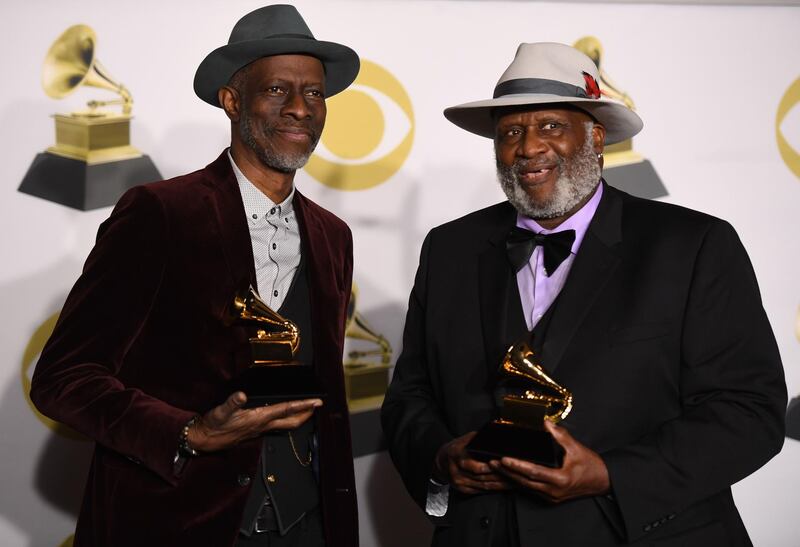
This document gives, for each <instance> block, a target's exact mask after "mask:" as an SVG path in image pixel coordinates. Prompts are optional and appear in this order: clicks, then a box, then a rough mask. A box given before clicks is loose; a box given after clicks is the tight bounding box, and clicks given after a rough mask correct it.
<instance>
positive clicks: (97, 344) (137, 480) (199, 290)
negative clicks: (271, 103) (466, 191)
mask: <svg viewBox="0 0 800 547" xmlns="http://www.w3.org/2000/svg"><path fill="white" fill-rule="evenodd" d="M294 206H295V210H296V212H297V216H298V221H299V225H300V235H301V240H302V242H303V246H304V247H303V248H304V252H306V253H307V255H306V260H307V265H308V281H309V291H310V301H311V315H312V332H313V340H314V363H313V365H314V367H315V368H316V369H317V372H318V374H319V375H320V378H321V380H322V381H323V383H324V385H325V387H326V389H327V392H328V397H327V398H326V400H325V404H324V406H323V407H322V408H320V409H318V410H317V411H316V413H315V414H316V420H317V431H318V434H319V439H320V462H319V465H320V481H321V484H320V489H321V498H322V514H323V519H324V525H325V532H326V540H327V545H331V546H338V547H352V546H353V545H356V544H357V542H358V525H357V507H356V498H355V489H354V474H353V459H352V454H351V445H350V429H349V420H348V413H347V404H346V401H345V392H344V381H343V376H342V365H341V363H342V361H341V358H342V344H343V339H344V325H345V319H346V310H347V303H348V300H349V297H350V290H351V277H352V238H351V234H350V230H349V229H348V227H347V226H346V225H345V224H344V222H342V221H341V220H339V219H338V218H336V217H335V216H334V215H333V214H331V213H329V212H328V211H325V210H324V209H322V208H321V207H319V206H318V205H316V204H314V203H313V202H312V201H310V200H309V199H307V198H305V197H304V196H302V195H301V194H300V193H299V192H298V193H296V194H295V200H294ZM248 282H250V283H252V284H253V285H254V286H255V267H254V261H253V253H252V249H251V243H250V234H249V231H248V228H247V219H246V217H245V211H244V206H243V205H242V199H241V195H240V193H239V188H238V184H237V182H236V178H235V176H234V174H233V171H232V169H231V166H230V162H229V160H228V156H227V153H225V152H223V153H222V155H221V156H220V157H219V158H218V159H217V160H216V161H214V162H213V163H211V164H210V165H208V166H207V167H206V168H205V169H201V170H199V171H196V172H194V173H190V174H188V175H185V176H182V177H177V178H175V179H171V180H167V181H161V182H156V183H152V184H146V185H143V186H137V187H135V188H133V189H132V190H130V191H129V192H127V193H126V194H125V195H124V196H122V198H120V201H119V203H118V204H117V206H116V207H115V208H114V211H113V212H112V213H111V217H110V218H109V219H108V220H107V221H105V222H104V223H103V224H102V225H101V226H100V229H99V231H98V237H97V242H96V244H95V247H94V249H93V250H92V252H91V254H90V255H89V258H88V259H87V261H86V265H85V267H84V271H83V273H82V275H81V277H80V278H79V279H78V281H77V282H76V284H75V286H74V287H73V289H72V291H71V292H70V295H69V297H68V298H67V301H66V303H65V304H64V309H63V311H62V313H61V316H60V318H59V320H58V324H57V325H56V328H55V331H54V332H53V335H52V336H51V338H50V340H49V341H48V343H47V345H46V346H45V348H44V350H43V352H42V356H41V359H40V360H39V363H38V364H37V366H36V370H35V373H34V376H33V382H32V389H31V399H32V400H33V401H34V403H35V404H36V406H37V407H38V408H39V409H40V410H41V411H42V413H44V414H46V415H47V416H50V417H52V418H53V419H55V420H58V421H61V422H63V423H65V424H67V425H69V426H70V427H72V428H74V429H75V430H77V431H79V432H80V433H83V434H84V435H86V436H87V437H89V438H91V439H93V440H95V441H97V445H96V449H95V453H94V458H93V460H92V466H91V469H90V471H89V479H88V483H87V486H86V492H85V495H84V500H83V505H82V508H81V514H80V516H79V519H78V527H77V531H76V534H75V545H76V546H79V545H80V546H89V545H98V546H100V545H102V546H106V545H114V546H127V545H130V546H137V547H138V546H141V545H170V546H182V545H187V546H192V547H195V546H197V545H215V546H224V545H232V544H233V543H234V541H235V540H236V537H237V535H238V530H239V525H240V523H241V518H242V512H243V510H244V507H245V502H246V500H247V494H248V490H249V485H250V484H251V483H252V481H253V478H254V477H255V474H256V472H257V467H258V460H259V454H260V450H261V446H262V443H261V441H260V440H259V439H253V440H251V441H246V442H243V443H241V444H240V445H238V446H236V447H235V448H232V449H230V450H224V451H219V452H214V453H209V454H202V455H200V456H198V457H196V458H191V459H190V460H189V462H188V464H187V465H186V466H185V468H184V469H183V471H182V472H181V473H176V472H175V470H174V469H173V464H172V460H173V456H174V455H175V453H176V449H177V443H178V435H179V434H180V432H181V429H182V428H183V425H184V424H185V423H186V422H187V421H188V420H189V418H191V417H192V416H193V415H195V414H202V413H205V412H206V411H207V410H209V409H210V408H212V407H214V406H216V405H218V404H220V403H221V402H222V401H224V400H225V398H226V397H227V396H228V395H230V392H231V380H232V379H233V378H235V377H236V376H237V375H238V374H239V373H241V372H242V371H243V370H244V369H245V368H246V367H247V366H248V364H249V346H248V337H249V336H250V335H252V334H253V333H252V332H248V329H246V328H244V327H236V326H234V327H228V326H225V322H224V321H223V318H224V315H225V314H226V311H227V310H228V308H229V306H230V304H231V301H232V299H233V295H234V293H235V292H236V291H237V290H241V289H242V288H246V287H247V283H248ZM66 472H69V470H67V471H66Z"/></svg>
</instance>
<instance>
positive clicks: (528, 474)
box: [489, 420, 611, 503]
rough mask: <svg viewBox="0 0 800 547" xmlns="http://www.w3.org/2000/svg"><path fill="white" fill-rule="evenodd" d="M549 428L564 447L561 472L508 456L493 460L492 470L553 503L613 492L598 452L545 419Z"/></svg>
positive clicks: (490, 464) (606, 470) (491, 462)
mask: <svg viewBox="0 0 800 547" xmlns="http://www.w3.org/2000/svg"><path fill="white" fill-rule="evenodd" d="M545 429H547V431H549V432H550V434H551V435H553V438H555V440H556V442H558V444H560V445H561V446H562V447H563V448H564V463H563V464H562V465H561V467H560V468H559V469H553V468H551V467H545V466H543V465H537V464H535V463H533V462H529V461H525V460H518V459H516V458H508V457H506V458H503V459H501V460H499V461H498V460H492V461H490V462H489V466H490V468H491V469H492V470H494V471H495V472H497V473H499V474H502V475H504V476H506V477H508V479H510V480H512V481H514V482H515V483H517V484H519V485H520V486H523V487H525V488H527V489H530V490H533V491H535V492H536V493H538V494H539V495H541V496H542V497H544V498H545V499H547V500H549V501H551V502H553V503H560V502H562V501H566V500H570V499H573V498H579V497H583V496H598V495H602V494H607V493H608V492H609V490H610V489H611V482H610V480H609V477H608V469H607V468H606V464H605V462H604V461H603V460H602V458H600V456H599V455H598V454H597V452H595V451H593V450H591V449H590V448H588V447H586V446H585V445H583V444H581V443H579V442H578V441H576V440H575V439H574V438H573V437H572V435H570V434H569V431H567V430H566V429H564V428H563V427H558V426H557V425H555V424H554V423H552V422H550V421H549V420H545Z"/></svg>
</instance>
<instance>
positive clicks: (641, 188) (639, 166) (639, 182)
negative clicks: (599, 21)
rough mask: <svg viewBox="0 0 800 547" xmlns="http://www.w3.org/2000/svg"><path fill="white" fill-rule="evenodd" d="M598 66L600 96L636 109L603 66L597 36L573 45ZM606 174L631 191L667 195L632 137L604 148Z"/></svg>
mask: <svg viewBox="0 0 800 547" xmlns="http://www.w3.org/2000/svg"><path fill="white" fill-rule="evenodd" d="M573 47H574V48H575V49H577V50H578V51H580V52H582V53H584V54H585V55H586V56H588V57H589V58H590V59H591V60H592V61H593V62H594V64H595V66H597V72H598V74H599V75H600V93H601V95H603V96H605V97H608V98H609V99H614V100H616V101H619V102H621V103H624V104H625V106H627V107H628V108H630V109H631V110H636V106H635V104H634V102H633V99H632V98H631V96H630V95H628V93H627V92H626V91H624V90H623V89H622V88H621V87H620V86H618V85H617V84H616V83H614V81H613V80H612V79H611V76H609V74H608V72H606V70H605V69H604V68H603V64H602V61H603V45H602V44H601V43H600V40H599V39H598V38H596V37H594V36H584V37H583V38H580V39H579V40H578V41H576V42H575V43H574V44H573ZM603 158H604V159H603V176H604V177H605V178H606V180H607V181H608V183H609V184H611V185H612V186H615V187H617V188H620V189H622V190H624V191H626V192H629V193H631V194H634V195H637V196H640V197H645V198H657V197H663V196H666V195H667V189H666V187H664V184H663V183H662V182H661V179H660V178H659V176H658V173H656V171H655V169H654V168H653V166H652V164H651V163H650V162H649V161H648V160H646V159H645V158H644V156H642V155H641V154H639V153H638V152H636V151H635V150H634V149H633V139H628V140H626V141H622V142H619V143H616V144H611V145H608V146H606V147H605V148H604V149H603Z"/></svg>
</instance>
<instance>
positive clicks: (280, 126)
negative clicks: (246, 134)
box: [262, 123, 319, 142]
mask: <svg viewBox="0 0 800 547" xmlns="http://www.w3.org/2000/svg"><path fill="white" fill-rule="evenodd" d="M262 129H263V131H264V133H266V134H268V135H274V134H275V133H277V132H278V131H290V132H292V131H301V132H303V133H308V135H309V136H310V137H311V140H312V141H313V142H317V141H318V140H319V133H317V132H316V131H315V130H314V128H313V127H312V126H311V125H310V124H305V123H264V124H263V125H262Z"/></svg>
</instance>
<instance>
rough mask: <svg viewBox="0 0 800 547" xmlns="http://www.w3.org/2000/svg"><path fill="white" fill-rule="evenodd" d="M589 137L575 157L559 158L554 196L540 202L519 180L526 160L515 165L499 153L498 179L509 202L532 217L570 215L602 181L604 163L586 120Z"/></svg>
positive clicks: (522, 212)
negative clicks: (597, 154)
mask: <svg viewBox="0 0 800 547" xmlns="http://www.w3.org/2000/svg"><path fill="white" fill-rule="evenodd" d="M586 127H587V129H586V140H585V141H584V143H583V146H581V148H580V150H578V151H577V152H576V153H575V155H574V156H573V157H572V158H569V159H567V158H563V157H561V156H559V157H558V172H559V175H558V179H556V184H555V188H554V190H553V195H552V196H550V198H549V199H548V200H546V201H542V202H536V201H534V200H533V199H532V198H531V196H530V195H528V193H527V192H526V191H525V188H524V187H523V186H522V184H521V183H520V182H519V175H520V169H521V167H522V165H523V164H524V163H525V161H526V160H517V161H515V162H514V164H513V165H512V166H510V167H509V166H506V165H503V164H502V163H501V162H500V159H499V158H497V156H496V155H495V162H496V164H497V179H498V180H499V181H500V187H501V188H502V189H503V192H505V194H506V197H507V198H508V201H509V202H510V203H511V205H513V206H514V208H515V209H516V210H517V211H518V212H519V213H520V214H522V215H525V216H526V217H530V218H532V219H548V218H556V217H560V216H563V215H565V214H567V213H568V212H569V211H571V210H572V209H573V207H575V206H576V205H577V204H578V203H580V202H581V200H582V199H584V198H585V197H586V196H588V195H589V194H591V193H592V192H593V191H594V189H595V188H596V187H597V183H598V182H599V181H600V175H601V173H602V172H601V169H600V163H599V162H598V161H597V156H596V155H595V152H594V143H593V140H592V128H593V127H594V124H593V123H592V122H586Z"/></svg>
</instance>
